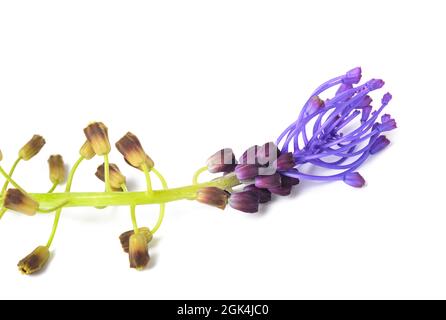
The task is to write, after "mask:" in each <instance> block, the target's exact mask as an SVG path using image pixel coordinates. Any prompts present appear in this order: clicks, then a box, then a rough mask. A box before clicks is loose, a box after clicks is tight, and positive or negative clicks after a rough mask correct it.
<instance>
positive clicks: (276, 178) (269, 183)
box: [255, 172, 282, 189]
mask: <svg viewBox="0 0 446 320" xmlns="http://www.w3.org/2000/svg"><path fill="white" fill-rule="evenodd" d="M281 183H282V180H281V176H280V174H279V173H277V172H276V173H275V174H272V175H268V176H257V177H256V178H255V185H256V187H257V188H260V189H269V188H276V187H280V185H281Z"/></svg>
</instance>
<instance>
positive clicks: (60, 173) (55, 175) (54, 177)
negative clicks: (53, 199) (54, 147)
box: [48, 154, 66, 184]
mask: <svg viewBox="0 0 446 320" xmlns="http://www.w3.org/2000/svg"><path fill="white" fill-rule="evenodd" d="M48 165H49V167H50V180H51V182H52V183H54V184H60V183H63V182H64V181H65V177H66V170H65V164H64V163H63V158H62V156H61V155H59V154H56V155H52V156H50V158H49V159H48Z"/></svg>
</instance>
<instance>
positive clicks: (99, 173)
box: [95, 163, 125, 191]
mask: <svg viewBox="0 0 446 320" xmlns="http://www.w3.org/2000/svg"><path fill="white" fill-rule="evenodd" d="M104 170H105V169H104V164H101V165H100V166H99V167H98V168H97V169H96V173H95V175H96V177H98V179H99V180H101V181H102V182H105V172H104ZM109 172H110V186H111V187H112V189H113V190H114V191H121V190H122V185H123V184H125V176H124V175H123V174H122V173H121V171H120V170H119V168H118V166H117V165H116V164H114V163H110V165H109Z"/></svg>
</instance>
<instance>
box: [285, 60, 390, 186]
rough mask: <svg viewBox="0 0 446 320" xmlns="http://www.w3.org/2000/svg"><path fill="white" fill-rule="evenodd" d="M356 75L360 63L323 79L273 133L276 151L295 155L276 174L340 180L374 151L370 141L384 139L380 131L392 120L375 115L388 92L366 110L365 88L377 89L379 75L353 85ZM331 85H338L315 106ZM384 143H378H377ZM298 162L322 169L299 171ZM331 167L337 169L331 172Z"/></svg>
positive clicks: (373, 144)
mask: <svg viewBox="0 0 446 320" xmlns="http://www.w3.org/2000/svg"><path fill="white" fill-rule="evenodd" d="M360 79H361V69H360V68H355V69H352V70H350V71H349V72H347V73H346V74H345V75H343V76H339V77H336V78H333V79H331V80H329V81H327V82H325V83H323V84H322V85H321V86H319V87H318V88H317V89H316V90H315V91H314V92H313V94H312V95H311V96H310V98H309V99H308V101H307V102H306V103H305V105H304V107H303V108H302V110H301V112H300V114H299V116H298V118H297V120H296V121H295V122H293V123H292V124H290V125H289V126H288V128H286V129H285V131H284V132H282V134H281V135H280V136H279V138H278V139H277V145H278V146H279V148H280V149H281V150H282V153H284V152H292V154H293V156H294V159H295V161H296V166H295V169H291V170H287V171H284V172H281V173H282V174H284V175H286V176H289V177H295V178H302V179H309V180H321V181H331V180H344V181H346V180H348V178H349V177H352V176H353V177H355V176H357V175H359V174H356V173H355V175H352V173H354V172H355V170H356V169H357V168H358V167H359V166H360V165H362V164H363V163H364V162H365V161H366V160H367V158H368V157H369V156H370V155H371V154H374V153H376V152H375V151H376V150H378V149H377V143H376V144H375V142H376V141H378V143H379V142H380V141H384V140H383V139H386V141H388V140H387V138H385V136H383V135H382V133H383V132H384V131H390V130H393V129H395V128H396V123H395V120H394V119H392V118H391V117H390V116H389V115H384V116H383V117H381V121H382V122H381V123H380V122H378V121H377V119H378V116H379V115H380V113H381V112H382V111H383V109H384V108H385V107H386V106H387V104H388V103H389V102H390V100H391V98H392V96H391V95H390V93H386V94H385V95H384V96H383V98H382V99H381V106H380V107H379V108H378V109H377V110H375V111H372V110H373V107H372V106H371V105H370V103H371V102H372V100H371V98H370V97H369V96H368V94H369V93H370V92H372V91H375V90H378V89H380V88H381V87H382V86H383V85H384V81H382V80H377V79H372V80H370V81H368V82H366V83H364V84H362V85H357V86H355V85H356V84H357V83H358V82H359V81H360ZM335 86H339V87H338V89H337V91H336V94H335V96H334V97H333V98H331V99H327V100H325V101H324V103H321V105H320V106H318V107H315V105H314V104H315V101H317V99H319V95H320V94H322V93H324V92H325V91H327V90H328V89H330V88H333V87H335ZM387 144H388V143H387ZM387 144H385V145H382V148H384V147H385V146H387ZM373 146H374V148H372V147H373ZM382 148H381V149H382ZM381 149H379V150H381ZM324 158H330V160H332V161H328V159H324ZM304 164H311V165H313V166H316V167H318V168H319V169H322V170H318V172H317V173H315V172H313V171H314V170H311V172H305V170H304V169H305V167H304V166H303V165H304ZM296 169H297V170H296ZM334 170H336V171H340V172H337V173H334V172H333V171H334ZM361 179H362V178H361ZM361 179H359V180H361Z"/></svg>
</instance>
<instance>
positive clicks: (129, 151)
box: [115, 132, 155, 170]
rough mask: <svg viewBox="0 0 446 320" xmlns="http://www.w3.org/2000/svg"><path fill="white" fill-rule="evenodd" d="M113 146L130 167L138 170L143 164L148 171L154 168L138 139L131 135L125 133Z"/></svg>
mask: <svg viewBox="0 0 446 320" xmlns="http://www.w3.org/2000/svg"><path fill="white" fill-rule="evenodd" d="M115 145H116V148H117V149H118V151H119V152H120V153H121V154H122V155H123V156H124V159H125V161H126V162H127V163H128V164H129V165H131V166H132V167H135V168H137V169H140V170H142V169H143V164H145V165H146V166H147V169H149V170H150V169H151V168H153V167H154V165H155V164H154V162H153V160H152V159H151V158H150V157H149V156H148V155H147V154H146V153H145V151H144V149H143V148H142V145H141V143H140V142H139V139H138V137H137V136H135V135H134V134H133V133H131V132H127V133H126V134H125V135H124V136H123V137H122V138H121V139H119V141H118V142H116V144H115Z"/></svg>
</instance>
